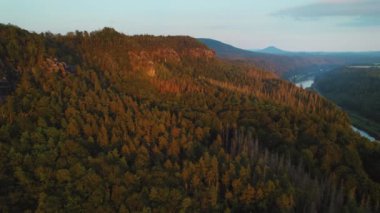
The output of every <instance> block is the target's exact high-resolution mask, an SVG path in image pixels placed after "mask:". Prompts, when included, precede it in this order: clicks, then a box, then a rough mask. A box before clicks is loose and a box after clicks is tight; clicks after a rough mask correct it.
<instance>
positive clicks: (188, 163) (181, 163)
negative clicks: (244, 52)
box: [0, 25, 380, 212]
mask: <svg viewBox="0 0 380 213" xmlns="http://www.w3.org/2000/svg"><path fill="white" fill-rule="evenodd" d="M0 59H1V60H0V74H1V79H2V82H3V84H4V85H6V86H4V88H5V87H6V90H3V91H2V93H1V94H0V95H2V96H3V98H2V102H1V106H0V185H1V187H0V211H2V212H21V211H32V212H34V211H38V212H82V211H83V212H88V211H96V212H221V211H226V212H228V211H231V212H378V211H379V210H380V207H379V200H380V185H379V183H380V177H379V174H380V168H379V165H380V146H379V144H376V143H369V142H368V141H366V140H365V139H363V138H361V137H360V136H359V135H357V134H356V133H354V132H353V131H352V130H351V128H350V123H349V119H348V117H347V115H346V114H345V113H344V112H342V111H341V110H340V109H338V108H337V107H336V106H335V105H334V104H332V103H330V102H328V101H327V100H325V99H323V98H321V97H320V96H318V95H317V94H316V93H313V92H309V91H306V90H302V89H299V88H297V87H295V86H293V85H292V84H290V83H287V82H285V81H283V80H280V79H279V78H277V77H276V76H275V75H274V74H272V73H269V72H265V71H263V70H260V69H258V68H255V67H251V66H238V65H234V64H230V63H228V62H224V61H221V60H219V59H217V58H216V57H215V55H214V53H213V52H212V51H211V50H209V49H207V48H206V47H205V46H204V45H203V44H201V43H199V42H198V41H197V40H195V39H193V38H190V37H183V36H171V37H154V36H149V35H141V36H126V35H124V34H122V33H119V32H117V31H115V30H113V29H111V28H104V29H103V30H99V31H95V32H91V33H88V32H79V31H77V32H74V33H68V34H67V35H56V34H51V33H42V34H36V33H30V32H27V31H25V30H22V29H20V28H18V27H15V26H11V25H0ZM0 89H2V88H0Z"/></svg>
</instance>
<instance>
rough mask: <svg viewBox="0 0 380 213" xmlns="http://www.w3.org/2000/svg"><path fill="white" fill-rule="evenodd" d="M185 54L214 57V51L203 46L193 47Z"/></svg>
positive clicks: (195, 56)
mask: <svg viewBox="0 0 380 213" xmlns="http://www.w3.org/2000/svg"><path fill="white" fill-rule="evenodd" d="M186 55H189V56H191V57H194V58H205V59H211V58H214V57H215V52H214V51H212V50H209V49H204V48H193V49H190V50H189V51H188V52H187V54H186Z"/></svg>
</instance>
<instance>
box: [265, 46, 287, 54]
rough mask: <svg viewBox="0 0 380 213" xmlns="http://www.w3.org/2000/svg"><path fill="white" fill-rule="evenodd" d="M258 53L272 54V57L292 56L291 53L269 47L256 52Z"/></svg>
mask: <svg viewBox="0 0 380 213" xmlns="http://www.w3.org/2000/svg"><path fill="white" fill-rule="evenodd" d="M258 52H262V53H268V54H274V55H289V54H292V53H291V52H288V51H284V50H281V49H279V48H277V47H274V46H269V47H267V48H264V49H262V50H258Z"/></svg>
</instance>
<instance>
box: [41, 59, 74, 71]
mask: <svg viewBox="0 0 380 213" xmlns="http://www.w3.org/2000/svg"><path fill="white" fill-rule="evenodd" d="M42 66H43V67H44V68H45V69H46V70H47V71H48V72H61V73H62V74H66V73H67V72H72V71H73V70H72V68H71V67H70V66H69V65H67V64H66V63H65V62H61V61H58V59H56V58H54V59H52V58H47V59H46V60H45V61H44V63H43V65H42Z"/></svg>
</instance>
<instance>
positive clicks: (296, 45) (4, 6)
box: [0, 0, 380, 51]
mask: <svg viewBox="0 0 380 213" xmlns="http://www.w3.org/2000/svg"><path fill="white" fill-rule="evenodd" d="M0 23H3V24H8V23H10V24H14V25H17V26H19V27H21V28H24V29H27V30H29V31H34V32H46V31H50V32H52V33H61V34H65V33H67V32H70V31H75V30H86V31H93V30H99V29H102V28H103V27H113V28H115V29H116V30H117V31H120V32H123V33H125V34H128V35H134V34H153V35H190V36H192V37H196V38H213V39H216V40H220V41H222V42H225V43H228V44H231V45H234V46H237V47H240V48H244V49H260V48H265V47H267V46H276V47H278V48H281V49H285V50H292V51H368V50H371V51H373V50H377V51H380V0H133V1H132V0H64V1H62V0H0Z"/></svg>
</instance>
